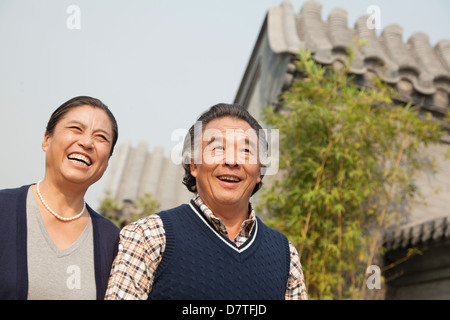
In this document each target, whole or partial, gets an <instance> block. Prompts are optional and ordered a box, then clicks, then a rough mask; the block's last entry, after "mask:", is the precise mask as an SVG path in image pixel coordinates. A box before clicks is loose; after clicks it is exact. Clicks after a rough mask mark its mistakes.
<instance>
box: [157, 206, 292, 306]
mask: <svg viewBox="0 0 450 320" xmlns="http://www.w3.org/2000/svg"><path fill="white" fill-rule="evenodd" d="M158 215H159V216H160V217H161V219H162V221H163V223H164V229H165V232H166V249H165V252H164V254H163V258H162V260H161V263H160V265H159V267H158V270H157V272H156V276H155V281H154V283H153V289H152V291H151V293H150V295H149V299H165V300H169V299H173V300H187V299H190V300H205V299H208V300H211V299H217V300H219V299H226V300H237V299H239V300H240V299H246V300H268V299H271V300H276V299H278V300H281V299H284V295H285V292H286V284H287V279H288V275H289V268H290V254H289V242H288V239H287V238H286V237H285V236H284V235H283V234H281V233H280V232H278V231H276V230H273V229H271V228H269V227H267V226H266V225H265V224H264V223H263V222H262V221H261V220H260V219H259V218H257V222H256V224H255V226H254V227H253V229H252V232H251V235H250V237H249V239H248V240H247V241H246V242H245V243H244V244H242V245H241V246H240V247H237V246H236V245H235V244H234V243H233V242H232V241H231V240H229V239H228V238H226V237H223V236H222V235H220V234H219V233H218V232H217V230H216V229H214V227H213V226H212V225H210V223H209V222H208V220H206V218H205V217H204V216H203V213H202V212H201V210H200V209H199V208H198V207H197V206H196V205H195V203H194V202H193V201H191V202H190V204H189V205H188V204H183V205H181V206H179V207H177V208H174V209H171V210H168V211H163V212H160V213H158Z"/></svg>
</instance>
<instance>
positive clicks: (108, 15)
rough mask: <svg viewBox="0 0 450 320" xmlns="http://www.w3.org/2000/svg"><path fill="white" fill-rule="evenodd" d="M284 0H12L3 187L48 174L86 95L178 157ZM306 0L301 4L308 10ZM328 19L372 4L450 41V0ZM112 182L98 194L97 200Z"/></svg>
mask: <svg viewBox="0 0 450 320" xmlns="http://www.w3.org/2000/svg"><path fill="white" fill-rule="evenodd" d="M281 2H282V1H281V0H227V1H223V0H220V1H219V0H194V1H183V0H172V1H170V0H0V43H1V47H2V48H1V50H0V103H1V106H0V132H1V134H2V136H3V141H2V147H3V148H2V157H1V160H0V188H6V187H16V186H20V185H23V184H28V183H32V182H36V181H38V180H40V179H41V178H42V177H43V175H44V157H45V154H44V152H43V151H42V150H41V142H42V138H43V134H44V129H45V125H46V123H47V121H48V118H49V117H50V115H51V113H52V112H53V110H54V109H56V108H57V107H58V106H59V105H61V104H62V103H63V102H65V101H66V100H68V99H70V98H72V97H74V96H77V95H91V96H94V97H97V98H99V99H101V100H102V101H103V102H105V103H106V104H107V105H108V106H109V107H110V108H111V110H112V111H113V113H114V114H115V116H116V118H117V121H118V123H119V135H120V136H119V141H118V144H121V143H122V142H123V141H124V140H130V141H131V142H132V144H134V145H136V144H137V143H138V142H139V141H141V140H145V141H147V142H148V143H149V145H150V149H153V148H154V147H155V146H156V145H162V146H164V147H165V149H166V153H167V154H168V153H169V151H170V149H171V148H172V147H174V146H175V145H176V144H178V143H179V141H171V139H170V137H171V133H172V132H173V131H174V130H176V129H180V128H183V129H188V128H189V126H190V125H191V124H192V123H193V121H194V120H195V119H196V117H197V116H198V115H199V114H200V113H201V112H203V111H204V110H206V109H207V108H209V107H210V106H212V105H213V104H216V103H218V102H233V100H234V97H235V95H236V92H237V89H238V86H239V83H240V81H241V79H242V76H243V73H244V71H245V68H246V65H247V63H248V60H249V57H250V54H251V52H252V49H253V46H254V44H255V42H256V38H257V36H258V33H259V31H260V28H261V26H262V22H263V20H264V17H265V15H266V13H267V10H268V9H269V8H270V7H275V6H278V5H280V4H281ZM303 2H304V1H302V0H291V3H292V5H293V7H294V10H295V11H296V12H299V10H300V7H301V5H302V3H303ZM320 2H321V3H322V5H323V9H322V17H323V19H324V20H325V19H327V17H328V14H329V12H330V11H331V10H332V9H333V8H335V7H342V8H344V9H346V10H347V11H348V18H349V27H351V28H353V25H354V22H355V20H356V19H357V18H358V17H360V16H361V15H365V14H367V12H366V10H367V8H368V7H369V6H370V5H377V6H378V7H379V8H380V13H381V27H382V28H384V27H385V26H386V25H388V24H391V23H396V24H399V25H400V26H401V27H403V30H404V41H407V39H408V38H409V36H410V35H411V34H413V33H414V32H419V31H421V32H425V33H427V34H428V36H429V37H430V42H431V44H432V45H435V44H436V43H437V42H438V41H439V40H442V39H445V38H446V39H450V19H449V18H448V17H449V14H450V1H448V0H428V1H422V0H421V1H419V0H416V1H405V0H401V1H400V0H390V1H387V0H370V1H364V0H322V1H320ZM70 5H77V6H79V8H80V10H81V12H80V13H81V16H80V17H81V29H79V30H70V29H68V28H67V26H66V20H67V19H68V17H69V14H68V13H66V9H67V7H69V6H70ZM104 181H105V178H103V179H102V180H100V181H99V182H98V183H97V184H96V185H95V186H93V188H92V190H90V191H89V192H88V195H87V197H86V198H87V200H88V202H90V203H91V204H92V205H93V206H94V207H95V206H96V204H97V201H98V199H99V198H100V197H101V196H102V190H103V183H104Z"/></svg>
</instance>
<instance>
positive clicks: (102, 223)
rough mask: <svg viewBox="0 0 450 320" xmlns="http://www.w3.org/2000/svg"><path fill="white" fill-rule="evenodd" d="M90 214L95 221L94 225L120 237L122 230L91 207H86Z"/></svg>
mask: <svg viewBox="0 0 450 320" xmlns="http://www.w3.org/2000/svg"><path fill="white" fill-rule="evenodd" d="M86 207H87V209H88V211H89V214H90V216H91V219H92V221H93V223H94V224H96V225H97V226H98V228H99V229H100V230H101V231H102V232H104V231H107V232H111V233H112V234H114V235H118V234H119V231H120V229H119V228H118V227H117V226H116V225H115V224H114V223H113V222H112V221H111V220H109V219H108V218H105V217H104V216H102V215H101V214H99V213H98V212H97V211H95V210H94V209H92V208H91V207H90V206H89V205H86Z"/></svg>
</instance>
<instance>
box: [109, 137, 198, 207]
mask: <svg viewBox="0 0 450 320" xmlns="http://www.w3.org/2000/svg"><path fill="white" fill-rule="evenodd" d="M183 175H184V169H183V168H182V166H181V164H180V165H176V164H174V163H173V161H172V160H171V159H170V157H166V156H165V151H164V148H162V147H160V146H157V147H155V148H154V149H153V150H151V151H150V150H149V146H148V143H147V142H145V141H141V142H139V143H138V145H137V146H135V147H133V146H132V145H131V142H130V141H126V142H124V143H123V144H121V145H120V146H118V147H117V148H116V150H115V152H114V154H113V156H112V158H111V164H110V169H109V173H108V176H107V181H106V183H105V192H106V193H107V194H109V195H110V196H111V197H112V198H114V199H115V200H116V201H117V202H118V203H122V204H123V203H130V202H131V203H134V202H135V201H136V200H137V199H138V198H139V197H142V196H144V195H145V194H146V193H151V194H152V195H153V196H154V198H155V199H156V200H158V202H159V203H160V209H161V210H165V209H170V208H173V207H175V206H178V205H180V204H182V203H186V202H188V201H189V200H190V199H191V198H192V196H193V194H192V193H191V192H189V191H188V190H187V189H186V187H185V186H184V185H183V184H182V179H183Z"/></svg>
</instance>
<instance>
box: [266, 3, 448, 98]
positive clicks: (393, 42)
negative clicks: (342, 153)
mask: <svg viewBox="0 0 450 320" xmlns="http://www.w3.org/2000/svg"><path fill="white" fill-rule="evenodd" d="M321 10H322V4H321V3H320V2H319V1H317V0H306V1H305V2H304V3H303V5H302V7H301V9H300V13H298V14H295V13H294V10H293V8H292V5H291V2H290V1H289V0H284V1H283V2H282V3H281V5H280V6H278V7H274V8H271V9H269V11H268V25H267V27H268V36H269V43H270V46H271V49H272V51H273V52H275V53H278V54H292V55H296V54H297V53H298V51H299V50H300V49H302V48H305V49H307V50H309V51H311V52H312V54H313V56H314V58H315V60H316V61H317V62H319V63H321V64H333V63H334V62H335V61H339V60H340V61H344V62H345V61H346V59H347V58H348V57H347V50H348V49H353V51H354V52H355V54H356V57H355V59H354V61H353V63H352V66H351V67H350V70H351V72H354V73H355V74H363V73H365V72H367V71H372V72H374V73H376V74H377V75H378V76H380V77H381V78H382V79H383V80H384V81H385V82H387V83H391V84H396V83H398V82H399V81H400V80H405V81H408V82H410V83H411V84H412V87H413V88H414V89H415V90H416V91H417V92H419V93H420V94H423V95H431V94H434V93H435V92H436V90H437V89H438V88H441V89H443V90H444V91H446V92H447V93H448V94H449V95H450V39H444V40H441V41H439V43H438V44H437V45H436V46H435V47H434V48H433V47H432V46H431V45H430V42H429V37H428V36H427V35H426V34H425V33H423V32H417V33H415V34H413V35H412V36H411V37H410V38H409V39H408V41H407V42H406V43H405V42H403V40H402V32H403V29H402V27H401V26H399V25H397V24H391V25H388V26H386V27H385V28H384V29H383V30H382V33H381V35H380V36H377V35H376V33H375V30H374V28H371V27H370V26H369V25H368V19H369V16H367V15H362V16H360V17H359V18H358V19H357V20H356V22H355V25H354V28H353V29H351V28H349V27H348V26H347V11H346V10H345V9H343V8H335V9H333V10H332V11H331V12H330V14H329V16H328V20H327V21H323V20H322V19H321ZM355 35H356V36H357V37H358V38H359V39H360V40H363V42H365V44H364V45H363V46H360V47H359V48H358V45H357V44H356V43H355V41H354V36H355Z"/></svg>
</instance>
